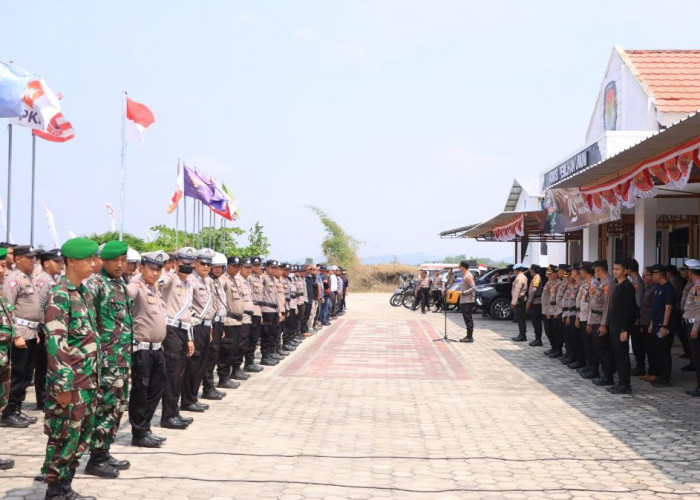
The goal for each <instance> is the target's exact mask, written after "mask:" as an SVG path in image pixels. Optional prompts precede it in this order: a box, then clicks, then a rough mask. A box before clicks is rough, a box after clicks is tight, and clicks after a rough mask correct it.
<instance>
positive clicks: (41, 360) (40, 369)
mask: <svg viewBox="0 0 700 500" xmlns="http://www.w3.org/2000/svg"><path fill="white" fill-rule="evenodd" d="M47 364H48V360H47V358H46V334H44V332H39V337H38V340H37V342H36V348H35V350H34V393H35V394H36V404H37V405H38V406H39V407H40V408H43V406H44V403H45V402H46V368H47Z"/></svg>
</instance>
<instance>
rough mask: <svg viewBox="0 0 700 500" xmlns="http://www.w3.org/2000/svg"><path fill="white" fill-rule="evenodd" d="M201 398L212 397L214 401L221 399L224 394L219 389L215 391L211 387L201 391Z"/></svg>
mask: <svg viewBox="0 0 700 500" xmlns="http://www.w3.org/2000/svg"><path fill="white" fill-rule="evenodd" d="M202 399H212V400H214V401H221V400H222V399H224V396H223V395H222V394H221V393H220V392H219V391H215V390H214V389H211V390H209V391H206V392H203V393H202ZM190 411H197V410H190Z"/></svg>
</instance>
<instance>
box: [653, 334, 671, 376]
mask: <svg viewBox="0 0 700 500" xmlns="http://www.w3.org/2000/svg"><path fill="white" fill-rule="evenodd" d="M657 333H658V330H656V331H653V332H652V337H653V339H654V340H653V341H654V344H653V346H654V347H653V348H654V357H655V358H656V370H657V372H658V373H656V375H657V376H658V377H659V381H661V382H668V381H669V380H671V368H672V365H673V360H672V358H671V347H673V336H674V333H673V330H671V331H670V332H669V333H668V335H666V336H665V337H664V338H659V336H658V335H657Z"/></svg>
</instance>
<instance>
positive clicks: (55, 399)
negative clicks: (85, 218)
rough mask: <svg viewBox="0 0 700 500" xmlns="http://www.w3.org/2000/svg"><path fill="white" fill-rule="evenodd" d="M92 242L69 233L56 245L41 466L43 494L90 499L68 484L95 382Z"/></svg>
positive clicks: (85, 434) (85, 438) (83, 441)
mask: <svg viewBox="0 0 700 500" xmlns="http://www.w3.org/2000/svg"><path fill="white" fill-rule="evenodd" d="M96 252H97V243H95V242H94V241H92V240H88V239H85V238H73V239H70V240H68V241H66V242H65V243H64V244H63V246H62V247H61V253H62V254H63V256H64V258H65V259H66V274H65V276H63V277H62V278H61V279H60V281H59V282H58V285H56V286H55V287H54V288H53V289H52V290H51V292H50V293H49V296H48V298H47V302H46V310H45V313H44V321H45V322H46V351H47V353H48V359H47V361H48V368H47V372H46V403H45V409H44V411H45V417H46V418H45V420H44V433H45V434H46V435H47V436H48V442H47V444H46V457H45V460H44V465H43V467H42V473H43V474H44V481H45V482H46V483H47V485H48V488H47V490H46V498H47V499H56V500H58V499H61V500H62V499H91V498H94V497H84V496H82V495H80V494H79V493H77V492H75V491H74V490H73V489H72V486H71V484H72V481H73V476H74V475H75V470H76V468H77V467H78V462H79V460H80V457H81V456H82V455H83V453H85V451H86V450H87V449H88V447H89V445H90V439H91V437H92V433H93V430H94V423H95V406H96V402H97V389H98V382H99V379H98V377H99V372H98V370H99V366H98V365H99V333H98V332H97V325H96V323H95V311H94V308H93V306H92V303H91V300H92V299H91V296H90V292H89V291H88V289H87V288H86V287H85V286H84V285H83V284H82V283H83V280H85V279H87V278H88V277H89V276H90V275H91V274H92V263H93V258H94V256H95V253H96Z"/></svg>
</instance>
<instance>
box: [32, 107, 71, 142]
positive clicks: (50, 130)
mask: <svg viewBox="0 0 700 500" xmlns="http://www.w3.org/2000/svg"><path fill="white" fill-rule="evenodd" d="M32 133H33V134H34V135H35V136H37V137H41V138H42V139H44V140H46V141H51V142H66V141H70V140H71V139H73V138H74V137H75V132H74V131H73V125H72V124H71V122H69V121H68V120H66V118H65V116H63V113H58V114H57V115H56V116H54V117H53V118H51V120H50V121H49V124H48V126H47V127H46V130H36V129H34V130H32Z"/></svg>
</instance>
